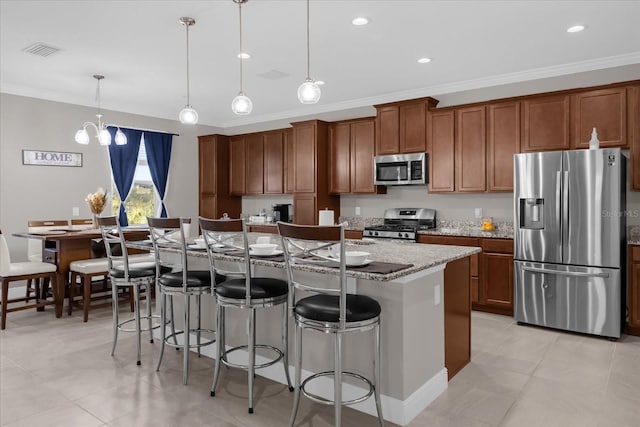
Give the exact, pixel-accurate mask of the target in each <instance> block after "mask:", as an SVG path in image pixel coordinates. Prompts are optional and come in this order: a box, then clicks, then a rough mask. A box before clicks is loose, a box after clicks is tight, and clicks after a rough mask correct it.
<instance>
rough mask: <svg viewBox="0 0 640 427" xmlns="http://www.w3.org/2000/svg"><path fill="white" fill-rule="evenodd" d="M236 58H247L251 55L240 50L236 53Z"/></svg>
mask: <svg viewBox="0 0 640 427" xmlns="http://www.w3.org/2000/svg"><path fill="white" fill-rule="evenodd" d="M238 58H240V59H249V58H251V55H250V54H248V53H247V52H240V53H239V54H238Z"/></svg>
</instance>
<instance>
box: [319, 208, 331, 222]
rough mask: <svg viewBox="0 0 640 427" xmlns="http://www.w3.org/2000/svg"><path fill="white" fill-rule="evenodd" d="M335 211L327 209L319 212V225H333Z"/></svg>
mask: <svg viewBox="0 0 640 427" xmlns="http://www.w3.org/2000/svg"><path fill="white" fill-rule="evenodd" d="M333 224H334V222H333V211H330V210H328V209H325V210H323V211H319V212H318V225H333Z"/></svg>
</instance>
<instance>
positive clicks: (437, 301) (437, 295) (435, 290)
mask: <svg viewBox="0 0 640 427" xmlns="http://www.w3.org/2000/svg"><path fill="white" fill-rule="evenodd" d="M433 305H440V285H435V286H434V287H433Z"/></svg>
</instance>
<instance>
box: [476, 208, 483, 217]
mask: <svg viewBox="0 0 640 427" xmlns="http://www.w3.org/2000/svg"><path fill="white" fill-rule="evenodd" d="M476 218H482V208H476Z"/></svg>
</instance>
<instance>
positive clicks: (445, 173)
mask: <svg viewBox="0 0 640 427" xmlns="http://www.w3.org/2000/svg"><path fill="white" fill-rule="evenodd" d="M454 116H455V115H454V111H453V110H449V111H430V112H429V114H428V115H427V121H428V126H427V135H428V138H427V153H428V155H429V191H430V192H434V193H435V192H449V191H454V189H455V188H454V145H455V144H454V134H455V132H454V127H455V123H454Z"/></svg>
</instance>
